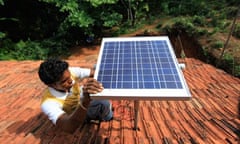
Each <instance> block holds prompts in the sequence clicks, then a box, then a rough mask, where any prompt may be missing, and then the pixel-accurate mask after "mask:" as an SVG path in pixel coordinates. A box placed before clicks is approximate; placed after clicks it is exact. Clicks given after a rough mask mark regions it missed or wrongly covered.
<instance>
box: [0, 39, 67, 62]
mask: <svg viewBox="0 0 240 144" xmlns="http://www.w3.org/2000/svg"><path fill="white" fill-rule="evenodd" d="M65 48H66V46H65V45H63V43H60V42H54V41H53V40H49V39H48V40H44V41H42V42H41V43H40V42H37V41H31V40H27V41H23V40H20V41H18V42H17V43H14V42H12V41H11V40H10V39H4V40H3V41H2V45H1V49H0V60H8V59H14V60H26V59H30V60H38V59H46V58H47V57H49V56H59V55H66V54H67V49H65Z"/></svg>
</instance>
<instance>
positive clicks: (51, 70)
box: [38, 59, 72, 91]
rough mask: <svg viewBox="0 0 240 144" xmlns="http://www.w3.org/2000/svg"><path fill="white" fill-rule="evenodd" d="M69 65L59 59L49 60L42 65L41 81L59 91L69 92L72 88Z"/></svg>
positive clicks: (40, 70)
mask: <svg viewBox="0 0 240 144" xmlns="http://www.w3.org/2000/svg"><path fill="white" fill-rule="evenodd" d="M68 67H69V64H68V63H67V62H65V61H63V60H59V59H47V60H45V61H44V62H42V63H41V64H40V67H39V71H38V75H39V78H40V79H41V81H42V82H43V83H44V84H46V85H48V86H50V87H53V88H55V89H57V90H60V91H67V90H69V89H70V88H71V87H72V79H71V74H70V72H69V70H68Z"/></svg>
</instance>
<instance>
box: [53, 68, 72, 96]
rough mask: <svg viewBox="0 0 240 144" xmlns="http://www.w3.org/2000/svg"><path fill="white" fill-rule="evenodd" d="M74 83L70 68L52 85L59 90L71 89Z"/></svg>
mask: <svg viewBox="0 0 240 144" xmlns="http://www.w3.org/2000/svg"><path fill="white" fill-rule="evenodd" d="M72 85H73V80H72V78H71V74H70V72H69V70H68V69H67V70H65V71H64V73H63V76H62V77H61V79H60V80H59V81H58V82H56V83H55V84H53V85H52V87H53V88H55V89H56V90H59V91H64V92H66V91H69V90H70V88H71V87H72Z"/></svg>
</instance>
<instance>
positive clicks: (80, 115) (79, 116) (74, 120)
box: [56, 100, 90, 133]
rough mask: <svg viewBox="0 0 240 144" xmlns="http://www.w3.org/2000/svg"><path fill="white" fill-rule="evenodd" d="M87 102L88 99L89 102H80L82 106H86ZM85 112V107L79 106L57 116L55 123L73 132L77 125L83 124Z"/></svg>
mask: <svg viewBox="0 0 240 144" xmlns="http://www.w3.org/2000/svg"><path fill="white" fill-rule="evenodd" d="M89 103H90V100H89V102H85V103H84V104H82V106H83V107H85V108H87V107H88V105H89ZM86 113H87V111H86V109H84V108H82V107H81V106H79V107H77V109H76V110H75V111H74V112H73V113H72V114H70V115H68V114H66V113H64V114H62V115H61V116H60V117H59V118H58V120H57V122H56V125H57V126H58V127H59V128H61V129H62V130H64V131H66V132H69V133H73V132H75V130H76V129H77V128H78V127H79V125H81V124H83V122H84V120H85V117H86Z"/></svg>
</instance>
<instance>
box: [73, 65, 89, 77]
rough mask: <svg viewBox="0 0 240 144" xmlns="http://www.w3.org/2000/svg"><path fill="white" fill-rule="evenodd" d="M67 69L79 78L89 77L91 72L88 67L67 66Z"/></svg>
mask: <svg viewBox="0 0 240 144" xmlns="http://www.w3.org/2000/svg"><path fill="white" fill-rule="evenodd" d="M69 70H70V72H71V73H73V74H74V75H75V76H77V77H79V78H84V77H89V76H90V73H91V69H88V68H80V67H69Z"/></svg>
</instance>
